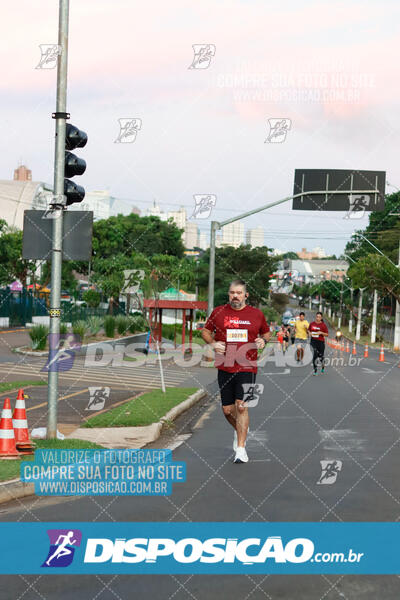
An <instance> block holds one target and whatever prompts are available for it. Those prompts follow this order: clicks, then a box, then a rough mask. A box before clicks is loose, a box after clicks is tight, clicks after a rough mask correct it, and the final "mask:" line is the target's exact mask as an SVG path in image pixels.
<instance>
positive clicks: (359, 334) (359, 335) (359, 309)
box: [356, 288, 365, 341]
mask: <svg viewBox="0 0 400 600" xmlns="http://www.w3.org/2000/svg"><path fill="white" fill-rule="evenodd" d="M364 290H365V288H360V297H359V299H358V315H357V328H356V340H357V341H358V340H359V339H360V337H361V318H362V315H361V313H362V301H363V292H364Z"/></svg>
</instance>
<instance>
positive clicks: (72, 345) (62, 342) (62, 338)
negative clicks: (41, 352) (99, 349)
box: [42, 333, 81, 371]
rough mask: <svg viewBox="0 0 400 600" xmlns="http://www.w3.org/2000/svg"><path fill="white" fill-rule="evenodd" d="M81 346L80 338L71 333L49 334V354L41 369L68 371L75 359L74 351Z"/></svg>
mask: <svg viewBox="0 0 400 600" xmlns="http://www.w3.org/2000/svg"><path fill="white" fill-rule="evenodd" d="M80 347H81V338H80V336H79V335H74V334H72V333H61V334H59V333H50V334H49V356H48V359H47V363H46V364H45V366H44V367H43V369H42V371H69V370H70V369H72V366H73V364H74V360H75V351H76V350H78V349H79V348H80Z"/></svg>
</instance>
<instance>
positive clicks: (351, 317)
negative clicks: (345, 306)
mask: <svg viewBox="0 0 400 600" xmlns="http://www.w3.org/2000/svg"><path fill="white" fill-rule="evenodd" d="M353 292H354V289H353V288H350V315H349V333H352V331H353Z"/></svg>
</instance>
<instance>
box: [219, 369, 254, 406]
mask: <svg viewBox="0 0 400 600" xmlns="http://www.w3.org/2000/svg"><path fill="white" fill-rule="evenodd" d="M255 382H256V373H250V372H249V371H240V372H239V373H228V371H222V369H218V385H219V389H220V392H221V402H222V406H228V405H229V404H235V401H236V400H243V395H244V388H243V384H244V383H247V384H249V383H250V384H254V383H255Z"/></svg>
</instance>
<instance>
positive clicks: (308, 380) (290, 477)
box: [0, 348, 400, 600]
mask: <svg viewBox="0 0 400 600" xmlns="http://www.w3.org/2000/svg"><path fill="white" fill-rule="evenodd" d="M360 350H361V349H360V348H359V349H358V357H352V358H351V359H352V360H353V361H354V358H361V353H360ZM329 357H330V359H331V358H338V360H337V361H336V363H335V364H331V365H328V367H327V369H326V373H325V375H318V376H317V377H313V376H312V370H311V368H310V365H308V366H302V367H292V366H290V365H289V366H288V365H286V366H285V365H284V366H277V365H275V364H274V362H272V361H269V362H267V363H266V364H265V365H264V366H263V367H262V368H261V369H260V370H259V375H258V379H257V381H258V382H259V383H263V384H264V391H263V393H262V396H261V398H260V401H259V403H258V405H257V406H256V407H253V408H251V409H250V410H251V413H250V429H251V433H250V436H249V439H248V443H247V450H248V454H249V458H250V461H249V463H248V464H245V465H235V464H233V462H232V459H233V452H232V429H231V428H230V426H229V425H228V424H227V422H226V421H225V419H224V418H223V416H222V414H221V411H220V405H219V398H218V393H217V388H216V385H215V371H214V370H213V369H198V368H194V369H191V370H187V373H186V374H187V379H186V380H184V381H183V382H182V383H181V385H195V383H194V382H197V383H196V385H200V384H201V385H204V386H206V387H207V388H208V390H209V392H210V395H209V398H208V399H207V401H205V402H203V403H202V405H200V406H196V407H194V408H193V409H192V410H191V411H190V412H189V413H187V414H186V415H184V416H182V417H181V418H180V419H179V420H178V421H177V422H176V423H175V427H174V428H173V430H172V431H171V430H169V431H168V432H167V433H166V434H165V435H164V436H163V437H162V438H160V440H158V441H157V443H155V444H153V447H166V446H167V447H174V446H177V447H175V449H174V451H173V456H174V459H175V460H179V461H185V462H186V465H187V480H186V482H185V483H180V484H174V491H173V494H172V496H171V497H158V498H157V497H149V496H147V497H130V498H126V497H125V498H124V497H111V498H110V497H103V498H102V497H96V498H82V499H81V498H79V499H72V500H71V499H63V498H56V499H55V498H51V499H46V498H44V499H41V498H33V499H32V498H31V499H25V500H24V501H19V502H15V503H10V504H8V505H2V506H1V507H0V521H27V522H29V521H58V520H63V521H65V522H69V521H113V520H115V521H138V522H140V521H172V522H174V521H244V522H246V521H333V522H335V521H396V520H398V519H399V518H400V479H399V477H398V465H399V461H400V448H399V442H400V435H399V433H400V429H399V427H400V402H399V400H400V398H399V385H398V384H399V374H400V370H399V368H398V357H396V356H394V355H387V356H386V360H385V362H384V363H382V362H378V354H377V352H375V351H372V352H371V353H370V357H369V358H368V359H361V360H360V361H356V364H354V365H353V366H350V365H349V364H348V361H349V355H348V354H345V355H344V356H341V355H340V356H338V357H335V351H332V350H329ZM341 358H343V362H342V364H341V360H340V359H341ZM357 362H358V363H359V364H357ZM179 444H180V445H179ZM324 460H327V461H330V462H333V461H337V462H336V464H337V465H338V464H339V462H340V463H341V470H340V471H339V472H338V474H337V479H336V481H335V483H333V484H330V485H324V484H321V483H320V484H319V483H318V481H319V480H320V478H321V475H322V471H321V464H320V461H324ZM21 556H23V551H22V549H21ZM22 564H23V559H22ZM0 581H1V585H0V600H3V599H4V600H6V599H7V600H8V599H9V598H21V599H22V598H23V599H24V600H31V599H32V600H33V599H35V600H36V599H37V598H41V599H42V600H50V599H51V600H53V599H57V600H67V599H68V600H69V599H74V600H76V599H77V598H79V599H80V598H85V599H89V598H90V599H92V598H93V599H94V598H96V600H106V599H107V600H108V599H111V598H118V599H119V600H127V599H131V598H132V597H137V598H142V597H149V598H151V599H152V600H161V599H162V600H166V599H170V598H171V599H172V598H174V599H175V600H183V599H186V598H191V599H192V600H206V599H207V600H214V598H215V599H216V598H229V599H231V598H232V599H234V600H248V599H252V600H261V599H262V600H265V598H269V599H272V600H275V599H281V598H287V599H294V598H296V600H317V599H318V600H322V599H324V600H334V599H337V598H341V599H349V600H350V599H358V598H360V599H361V598H363V599H364V598H365V599H367V600H375V599H376V597H377V596H380V597H382V598H384V599H385V600H392V599H393V600H394V599H396V600H398V598H399V596H400V579H399V577H397V576H331V575H330V576H324V575H315V576H312V577H311V576H277V575H275V576H268V575H266V576H253V575H251V576H246V575H237V576H218V577H217V576H207V575H195V576H182V575H180V576H167V575H165V576H164V575H163V576H161V575H159V576H145V575H142V576H136V575H135V576H134V575H132V576H116V577H114V576H73V575H69V576H68V577H67V576H65V577H64V576H59V575H53V576H51V577H43V576H25V575H24V576H2V577H1V578H0ZM222 589H223V590H224V591H223V592H221V590H222Z"/></svg>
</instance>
